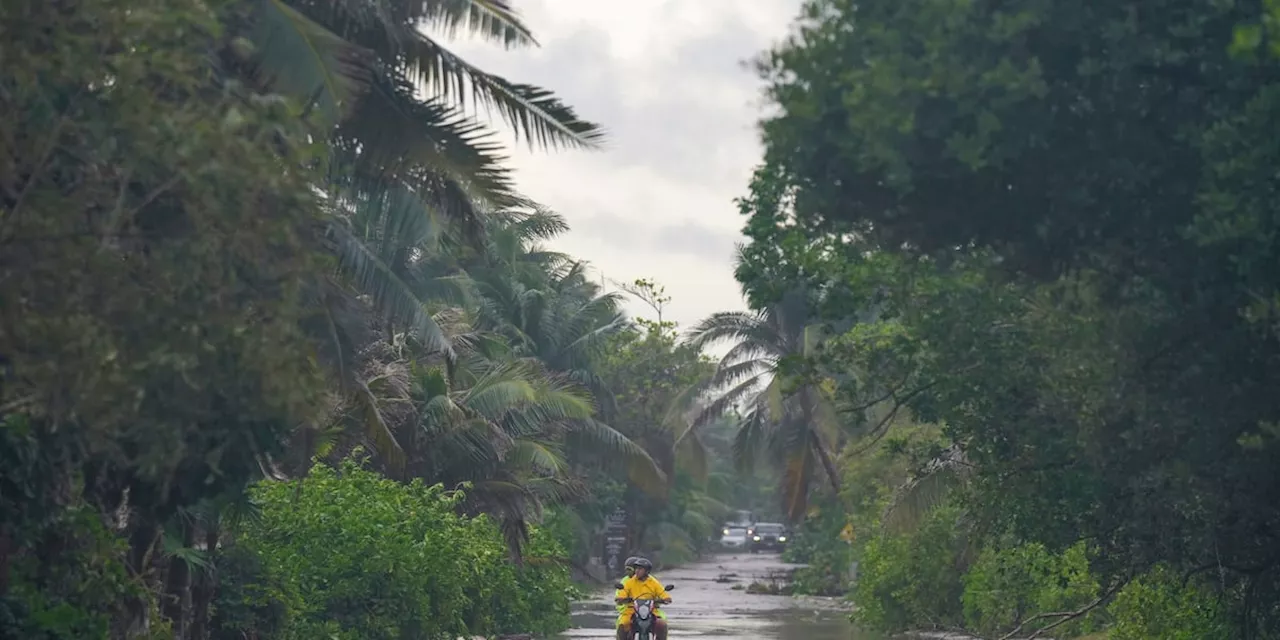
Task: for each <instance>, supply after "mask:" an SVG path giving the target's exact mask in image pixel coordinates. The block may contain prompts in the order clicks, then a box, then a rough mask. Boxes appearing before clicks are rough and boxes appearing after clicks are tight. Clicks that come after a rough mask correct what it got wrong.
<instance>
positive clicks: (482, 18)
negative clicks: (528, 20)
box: [413, 0, 538, 48]
mask: <svg viewBox="0 0 1280 640" xmlns="http://www.w3.org/2000/svg"><path fill="white" fill-rule="evenodd" d="M413 4H415V5H416V6H417V7H419V8H420V9H419V11H420V13H418V17H419V18H420V19H422V20H423V21H424V22H426V23H427V24H430V25H431V26H434V27H436V28H438V29H440V30H441V31H442V32H443V34H444V35H446V36H447V37H450V38H453V37H456V35H457V34H458V32H459V31H466V32H468V33H470V34H473V35H478V36H481V37H483V38H485V39H487V40H491V41H494V42H498V43H500V44H502V45H504V46H506V47H508V48H510V47H517V46H529V45H537V44H538V43H537V41H536V40H534V37H533V34H532V33H531V32H530V31H529V29H528V28H527V27H525V26H524V23H523V22H521V21H520V18H519V17H518V16H517V15H516V12H515V10H514V9H512V8H511V5H510V3H508V2H506V1H505V0H432V1H430V2H426V1H421V0H420V1H419V2H416V3H413Z"/></svg>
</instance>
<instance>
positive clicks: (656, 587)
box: [617, 576, 671, 600]
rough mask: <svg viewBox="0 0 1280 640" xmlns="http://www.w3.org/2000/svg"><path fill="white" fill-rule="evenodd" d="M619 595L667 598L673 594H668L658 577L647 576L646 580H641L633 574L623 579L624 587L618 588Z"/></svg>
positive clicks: (636, 597) (623, 596)
mask: <svg viewBox="0 0 1280 640" xmlns="http://www.w3.org/2000/svg"><path fill="white" fill-rule="evenodd" d="M617 597H619V598H631V599H632V600H666V599H667V598H670V597H671V596H669V595H667V590H666V589H665V588H664V587H663V586H662V583H661V582H658V579H657V578H654V577H653V576H645V578H644V580H641V579H639V578H636V577H634V576H633V577H631V578H627V579H626V580H623V581H622V588H621V589H619V590H618V596H617Z"/></svg>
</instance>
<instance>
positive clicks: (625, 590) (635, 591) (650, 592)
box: [614, 558, 671, 640]
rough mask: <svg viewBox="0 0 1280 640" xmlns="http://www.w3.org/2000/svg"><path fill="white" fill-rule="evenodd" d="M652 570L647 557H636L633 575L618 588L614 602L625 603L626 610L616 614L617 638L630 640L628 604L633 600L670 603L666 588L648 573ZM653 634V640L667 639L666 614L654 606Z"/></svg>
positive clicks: (629, 610)
mask: <svg viewBox="0 0 1280 640" xmlns="http://www.w3.org/2000/svg"><path fill="white" fill-rule="evenodd" d="M651 571H653V563H652V562H649V559H648V558H637V559H636V561H635V575H633V576H631V577H630V578H629V579H627V580H625V581H623V583H622V589H620V590H618V593H617V594H616V597H615V598H614V602H616V603H618V604H624V603H625V604H627V605H628V606H627V609H626V612H625V613H623V614H621V615H619V616H618V640H630V637H631V616H632V614H633V607H632V606H630V605H631V603H632V602H634V601H635V600H646V599H651V600H653V601H654V602H656V603H659V604H671V596H670V595H669V594H667V590H666V588H665V587H663V586H662V583H661V582H658V579H657V578H654V577H653V576H652V575H650V573H649V572H651ZM653 613H654V619H653V635H654V640H667V616H666V614H665V613H664V612H663V611H662V608H661V607H655V608H654V610H653Z"/></svg>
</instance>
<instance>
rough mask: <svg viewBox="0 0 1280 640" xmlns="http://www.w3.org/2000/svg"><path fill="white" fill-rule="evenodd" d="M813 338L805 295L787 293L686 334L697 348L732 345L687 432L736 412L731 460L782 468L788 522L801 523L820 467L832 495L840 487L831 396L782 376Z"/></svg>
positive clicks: (808, 349)
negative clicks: (758, 307)
mask: <svg viewBox="0 0 1280 640" xmlns="http://www.w3.org/2000/svg"><path fill="white" fill-rule="evenodd" d="M818 339H819V331H818V329H817V328H816V327H814V326H812V325H811V324H810V323H809V315H808V309H807V304H806V300H805V296H804V294H803V293H802V292H793V293H790V294H788V295H786V296H785V297H784V298H783V299H782V300H781V301H779V302H778V303H776V304H774V305H772V306H770V307H768V308H765V309H763V310H761V311H759V312H755V313H747V312H720V313H716V314H714V315H712V316H710V317H709V318H707V319H705V320H703V321H702V322H700V323H699V324H698V325H697V326H695V327H694V328H693V330H692V331H691V332H690V334H689V336H688V340H689V341H690V342H691V343H692V344H694V345H695V346H697V347H699V348H704V347H707V346H710V345H712V344H715V343H718V342H721V341H733V342H736V344H734V346H733V347H732V348H730V350H729V351H728V352H727V353H726V354H725V355H724V357H723V358H722V359H721V360H720V363H719V365H718V366H717V368H716V373H715V375H714V376H713V377H712V379H711V380H710V382H709V383H708V385H707V388H708V389H711V390H714V391H713V393H712V396H713V397H712V399H711V401H710V402H709V403H707V404H706V405H705V406H703V407H702V409H701V411H700V412H699V413H698V415H697V416H696V417H695V419H694V420H693V422H692V427H691V428H694V429H696V428H698V427H700V426H702V425H706V424H709V423H710V422H712V421H714V420H716V419H717V418H719V417H720V416H722V415H724V414H725V413H726V412H729V411H730V410H739V409H740V411H741V413H740V415H739V427H738V431H737V435H736V437H735V440H734V454H735V458H736V462H737V463H738V465H739V467H741V468H746V467H748V466H750V465H751V464H752V463H753V462H754V461H755V460H757V459H759V458H761V457H762V456H763V457H767V458H769V459H770V460H771V461H772V462H773V463H774V464H776V465H778V466H779V468H780V469H781V470H782V473H783V477H782V487H781V488H782V500H783V507H784V510H785V511H786V514H787V517H788V518H790V519H792V520H793V521H797V520H799V519H800V518H802V517H804V514H805V512H806V511H807V505H808V496H809V489H810V485H811V484H812V482H813V479H814V477H815V476H816V475H817V474H818V470H819V469H821V470H822V471H821V472H822V473H824V474H825V476H826V478H827V480H828V482H829V483H830V485H831V488H832V490H833V491H839V488H840V476H839V472H838V471H837V470H836V467H835V463H834V462H833V460H832V456H831V451H832V450H833V449H835V448H837V447H838V446H839V443H840V433H839V427H838V422H837V419H836V414H835V410H834V408H833V405H832V402H831V397H830V394H829V392H828V391H827V390H826V389H824V388H823V387H822V386H821V385H819V384H817V383H814V382H812V381H802V382H800V383H794V384H793V383H792V381H790V380H788V379H786V378H785V376H783V375H781V373H780V371H779V367H780V366H781V365H782V364H783V363H784V362H785V361H788V360H799V359H801V358H803V357H805V356H809V355H812V353H813V351H814V349H815V347H816V346H817V343H818ZM792 387H794V388H792Z"/></svg>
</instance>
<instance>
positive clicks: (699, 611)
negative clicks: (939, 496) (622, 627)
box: [563, 553, 877, 640]
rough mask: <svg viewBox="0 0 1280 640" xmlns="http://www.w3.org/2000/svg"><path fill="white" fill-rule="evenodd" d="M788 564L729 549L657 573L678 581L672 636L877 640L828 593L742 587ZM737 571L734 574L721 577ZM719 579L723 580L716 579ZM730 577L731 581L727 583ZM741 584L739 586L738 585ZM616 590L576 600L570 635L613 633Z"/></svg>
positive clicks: (575, 637) (745, 639) (670, 582)
mask: <svg viewBox="0 0 1280 640" xmlns="http://www.w3.org/2000/svg"><path fill="white" fill-rule="evenodd" d="M787 568H789V565H786V564H784V563H783V562H782V561H780V560H779V559H778V556H776V555H751V554H747V553H742V554H728V555H720V556H716V557H714V558H712V559H710V560H707V561H704V562H699V563H696V564H691V565H687V566H684V567H679V568H675V569H671V570H668V571H660V572H657V574H656V575H657V577H658V579H660V580H662V582H663V584H668V585H675V587H676V589H675V590H674V591H673V592H672V593H671V598H672V603H671V604H670V605H669V606H668V607H667V619H668V620H669V621H670V624H671V640H679V639H683V638H688V639H690V640H693V639H697V640H748V639H750V640H876V639H877V636H875V635H871V634H866V633H862V632H859V631H857V630H856V629H854V628H853V626H852V625H851V624H850V623H849V622H848V617H849V614H848V611H847V610H846V609H845V606H844V605H843V603H841V602H840V601H839V600H836V599H829V598H808V597H800V598H793V597H790V596H767V595H752V594H747V593H745V591H743V590H741V589H743V588H744V587H746V586H747V585H749V584H751V583H752V582H755V581H761V582H768V581H769V576H770V574H776V573H777V572H779V571H782V570H785V569H787ZM726 574H737V575H736V576H735V577H722V576H725V575H726ZM717 579H719V580H720V581H717ZM725 580H729V581H728V582H726V581H725ZM735 585H737V586H738V590H735V589H734V588H733V587H734V586H735ZM612 599H613V592H612V590H608V591H601V592H600V593H598V594H596V596H595V597H594V598H593V599H591V600H588V601H585V602H580V603H578V604H577V605H575V609H574V616H573V623H574V626H575V628H573V629H570V630H569V631H566V632H565V633H564V635H563V637H564V638H566V639H573V640H578V639H587V638H590V639H593V640H594V639H602V640H603V639H606V638H613V637H614V634H613V624H614V620H615V619H616V613H615V610H614V609H613V602H612Z"/></svg>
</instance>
